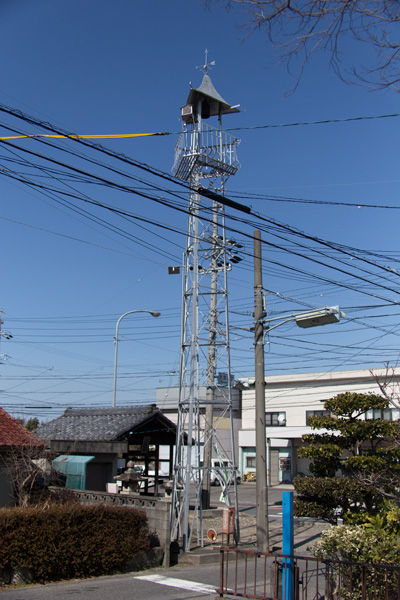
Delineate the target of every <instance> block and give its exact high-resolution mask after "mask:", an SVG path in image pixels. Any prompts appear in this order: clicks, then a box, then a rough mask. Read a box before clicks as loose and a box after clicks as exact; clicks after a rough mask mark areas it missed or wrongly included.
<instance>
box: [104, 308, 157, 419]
mask: <svg viewBox="0 0 400 600" xmlns="http://www.w3.org/2000/svg"><path fill="white" fill-rule="evenodd" d="M133 313H149V315H151V316H152V317H159V316H160V314H161V313H159V312H157V311H155V310H128V312H126V313H124V314H123V315H121V316H120V318H119V319H118V321H117V326H116V328H115V338H114V344H115V359H114V389H113V403H112V405H113V408H114V407H115V397H116V395H117V357H118V328H119V324H120V322H121V320H122V319H123V318H124V317H126V315H132V314H133Z"/></svg>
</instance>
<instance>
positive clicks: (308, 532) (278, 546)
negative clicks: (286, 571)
mask: <svg viewBox="0 0 400 600" xmlns="http://www.w3.org/2000/svg"><path fill="white" fill-rule="evenodd" d="M281 489H282V488H281ZM239 526H240V541H239V544H238V546H236V547H237V549H238V550H253V551H256V550H257V529H256V518H255V517H253V516H248V515H244V514H243V513H240V514H239ZM329 527H330V525H329V523H325V522H323V521H320V520H318V519H308V518H296V519H295V520H294V551H295V554H297V555H299V556H311V553H310V552H309V550H308V548H309V546H312V544H313V543H314V542H315V541H316V540H317V539H318V538H319V537H320V535H321V533H322V532H323V531H324V530H326V529H328V528H329ZM210 529H212V530H214V531H215V532H216V534H217V538H216V540H215V541H214V542H211V541H210V540H209V539H208V537H207V532H208V531H209V530H210ZM226 538H227V536H226V535H224V536H223V534H222V508H215V509H210V510H208V511H205V514H204V515H203V547H201V545H200V544H198V542H197V536H196V534H195V532H194V534H193V537H192V545H191V551H190V552H188V553H186V554H182V553H180V554H179V558H178V564H180V565H182V564H197V565H201V564H210V563H212V562H215V561H216V560H218V556H219V548H220V546H221V545H226V541H227V540H226ZM230 538H231V539H230V543H229V545H230V546H232V547H234V546H233V539H232V538H233V536H232V535H231V536H230ZM269 543H270V551H271V552H273V553H280V552H282V520H281V519H280V518H277V517H273V518H270V519H269Z"/></svg>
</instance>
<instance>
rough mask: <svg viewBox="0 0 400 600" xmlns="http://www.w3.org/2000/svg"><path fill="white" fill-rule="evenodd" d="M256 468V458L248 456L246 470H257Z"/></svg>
mask: <svg viewBox="0 0 400 600" xmlns="http://www.w3.org/2000/svg"><path fill="white" fill-rule="evenodd" d="M255 468H256V457H255V456H246V469H255Z"/></svg>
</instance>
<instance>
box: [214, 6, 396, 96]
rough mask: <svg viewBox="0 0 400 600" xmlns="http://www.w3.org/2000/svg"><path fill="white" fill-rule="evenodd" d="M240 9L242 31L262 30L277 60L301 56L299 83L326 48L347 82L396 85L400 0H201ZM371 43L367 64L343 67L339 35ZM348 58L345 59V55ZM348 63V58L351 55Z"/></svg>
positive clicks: (334, 64) (288, 64) (343, 54)
mask: <svg viewBox="0 0 400 600" xmlns="http://www.w3.org/2000/svg"><path fill="white" fill-rule="evenodd" d="M204 2H205V4H206V6H208V7H211V6H212V5H214V4H218V5H223V6H224V7H225V8H226V9H231V10H233V9H238V11H239V13H240V14H242V15H243V14H244V16H245V23H244V25H243V28H244V29H245V30H246V31H247V35H251V34H253V33H254V32H255V31H257V30H261V31H263V32H265V33H266V35H267V37H268V39H269V40H270V42H271V43H272V45H273V46H274V48H275V49H276V50H277V51H278V55H279V57H280V59H279V62H282V63H286V64H287V66H288V69H290V67H291V65H292V63H293V62H294V61H295V60H300V64H301V67H300V73H299V75H298V78H297V82H296V84H295V86H294V89H295V88H296V87H297V86H298V84H299V82H300V79H301V76H302V73H303V71H304V68H305V67H306V65H307V64H308V63H309V61H310V60H311V58H312V57H313V56H314V54H316V53H317V52H321V51H322V52H328V53H329V55H330V59H329V61H330V64H331V66H332V68H333V69H334V71H335V73H336V74H337V75H338V76H339V77H340V78H341V79H342V80H344V81H346V82H348V83H350V82H351V83H361V84H364V85H368V86H369V87H372V88H373V89H385V88H389V87H390V88H392V89H395V90H396V91H400V39H399V34H398V24H399V22H400V3H399V0H204ZM349 39H351V40H354V41H356V42H362V43H364V44H367V45H369V46H370V47H371V50H372V51H371V52H370V55H369V58H368V59H367V60H368V62H367V63H366V64H361V65H355V64H352V65H351V67H350V69H349V70H348V71H346V69H345V68H344V66H343V59H344V58H346V52H345V50H346V47H345V46H344V41H345V40H346V41H348V40H349ZM347 62H349V61H347ZM350 63H352V60H351V59H350Z"/></svg>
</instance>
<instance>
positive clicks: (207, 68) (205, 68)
mask: <svg viewBox="0 0 400 600" xmlns="http://www.w3.org/2000/svg"><path fill="white" fill-rule="evenodd" d="M205 55H206V57H205V63H204V65H200V66H199V67H196V69H200V71H203V73H205V75H207V73H208V71H211V67H214V66H215V60H212V61H211V62H210V64H208V62H207V61H208V50H207V48H206V51H205Z"/></svg>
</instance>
